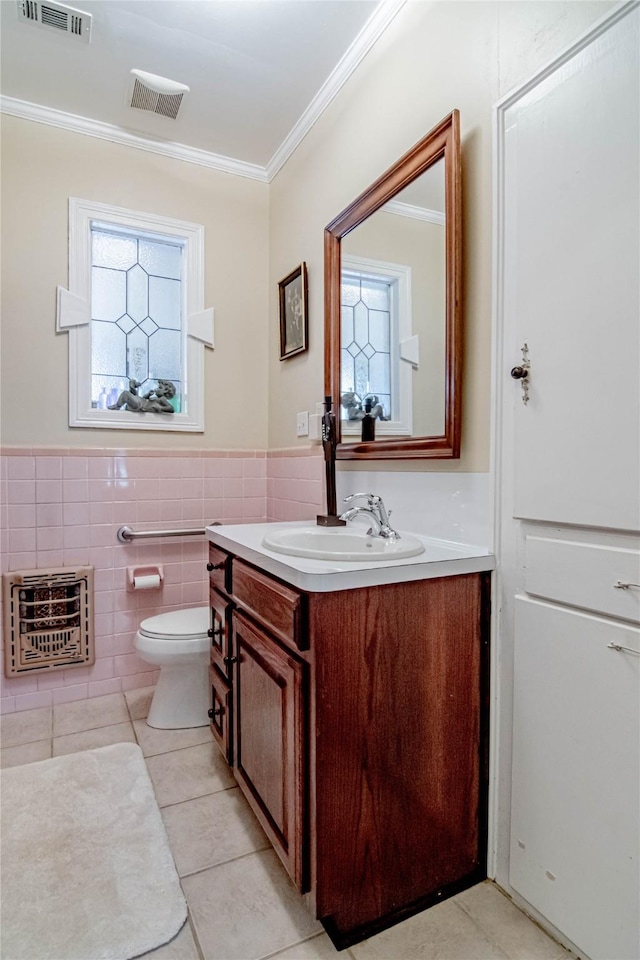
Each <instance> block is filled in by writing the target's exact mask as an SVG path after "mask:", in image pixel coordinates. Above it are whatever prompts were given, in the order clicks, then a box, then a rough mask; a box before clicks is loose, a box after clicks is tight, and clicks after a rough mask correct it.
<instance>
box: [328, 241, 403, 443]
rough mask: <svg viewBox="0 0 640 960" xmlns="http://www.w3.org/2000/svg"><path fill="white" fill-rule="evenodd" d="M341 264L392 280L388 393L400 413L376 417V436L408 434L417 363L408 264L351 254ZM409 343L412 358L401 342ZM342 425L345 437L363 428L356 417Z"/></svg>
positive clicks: (358, 271) (353, 434)
mask: <svg viewBox="0 0 640 960" xmlns="http://www.w3.org/2000/svg"><path fill="white" fill-rule="evenodd" d="M341 266H342V269H343V270H352V271H355V272H356V273H359V274H364V275H365V276H366V275H367V274H371V276H372V278H374V279H379V278H380V277H381V276H382V277H384V278H385V279H388V280H391V281H392V288H391V295H392V298H393V300H394V301H395V302H394V303H393V304H392V321H391V395H392V397H393V405H394V409H396V410H398V411H399V414H400V415H399V417H398V418H397V419H395V420H377V421H376V437H381V436H394V437H397V436H411V435H412V432H413V395H412V390H411V370H412V368H416V367H417V366H418V360H417V348H418V343H417V341H418V338H417V337H412V335H411V331H412V327H413V323H412V312H411V310H412V307H411V304H412V301H411V267H408V266H405V265H404V264H399V263H388V262H387V261H385V260H372V259H371V258H370V257H356V256H350V255H343V257H342V264H341ZM394 334H395V335H394ZM409 343H411V345H412V347H413V348H414V352H413V355H412V357H411V359H409V357H408V356H407V355H406V353H407V352H408V351H405V350H404V349H403V344H409ZM341 426H342V434H343V435H346V436H356V435H357V434H360V432H361V430H362V425H361V423H360V421H357V420H343V421H342V425H341Z"/></svg>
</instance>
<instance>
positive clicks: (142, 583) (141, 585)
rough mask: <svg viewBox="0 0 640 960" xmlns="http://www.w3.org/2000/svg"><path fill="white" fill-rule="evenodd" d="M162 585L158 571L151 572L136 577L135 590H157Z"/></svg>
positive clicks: (134, 580) (134, 581)
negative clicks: (144, 575)
mask: <svg viewBox="0 0 640 960" xmlns="http://www.w3.org/2000/svg"><path fill="white" fill-rule="evenodd" d="M159 587H160V576H159V574H157V573H154V574H149V575H147V576H146V577H134V578H133V589H134V590H157V589H158V588H159Z"/></svg>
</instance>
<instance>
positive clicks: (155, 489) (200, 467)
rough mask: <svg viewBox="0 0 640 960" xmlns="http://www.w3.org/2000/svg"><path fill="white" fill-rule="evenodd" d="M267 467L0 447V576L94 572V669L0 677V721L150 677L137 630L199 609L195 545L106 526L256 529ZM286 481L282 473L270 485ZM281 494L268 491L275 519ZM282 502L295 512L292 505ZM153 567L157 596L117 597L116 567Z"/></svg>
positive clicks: (234, 458) (258, 457) (203, 591)
mask: <svg viewBox="0 0 640 960" xmlns="http://www.w3.org/2000/svg"><path fill="white" fill-rule="evenodd" d="M284 459H287V460H288V459H296V460H297V459H298V458H284ZM314 459H315V458H314ZM269 462H271V461H269ZM267 465H268V461H267V458H266V456H265V454H264V452H260V451H257V452H256V451H249V452H243V453H238V452H235V451H233V452H220V451H216V452H211V453H209V452H205V451H203V452H199V451H195V452H187V453H178V452H177V451H169V452H168V453H167V452H166V451H162V452H160V451H136V450H126V451H125V450H117V451H113V450H112V451H109V450H84V451H82V452H79V451H71V450H29V449H23V448H20V449H7V450H4V451H3V456H2V458H1V460H0V467H1V473H0V483H1V486H2V490H1V496H0V537H1V544H0V547H1V557H2V559H1V570H2V572H3V573H4V572H7V571H11V570H20V569H39V568H45V567H60V566H73V565H74V564H90V565H92V566H93V567H95V628H96V662H95V664H94V665H93V666H91V667H76V668H70V669H68V670H60V671H55V672H53V673H50V674H42V675H34V676H31V677H19V678H14V679H7V678H6V677H4V676H3V677H2V688H1V696H2V701H1V707H2V712H12V711H15V710H26V709H30V708H32V707H41V706H49V705H50V704H52V703H63V702H66V701H69V700H80V699H84V698H86V697H93V696H99V695H101V694H105V693H113V692H117V691H120V690H128V689H131V688H133V687H139V686H147V685H149V684H152V683H154V682H155V679H156V676H157V674H156V672H154V671H151V670H149V667H148V665H147V664H145V663H143V662H142V661H140V660H138V658H137V656H136V655H135V653H134V649H133V638H134V635H135V632H136V629H137V626H138V624H139V622H140V620H142V619H144V618H145V617H148V616H152V615H153V614H156V613H162V612H166V611H168V610H174V609H179V608H180V607H189V606H198V605H201V604H203V603H206V602H207V575H206V570H205V563H206V542H205V540H204V538H202V539H200V538H194V539H189V538H185V539H176V540H164V541H163V540H148V541H146V540H145V541H139V542H137V543H135V544H121V543H119V542H118V540H117V537H116V532H117V530H118V528H119V527H120V526H122V525H123V524H129V525H130V526H131V527H133V529H134V530H142V529H162V528H167V529H170V528H173V527H181V526H185V527H188V526H192V527H198V526H204V525H206V524H208V523H210V522H211V521H212V520H221V521H222V522H224V523H251V522H260V521H264V520H265V519H266V517H267V510H266V504H267V484H268V481H267ZM279 465H280V466H282V464H279ZM293 476H294V474H293V473H292V472H291V471H289V472H288V473H287V474H286V476H285V475H282V477H280V476H279V477H278V481H279V480H280V479H282V480H284V481H287V480H291V479H293ZM299 477H300V483H301V489H304V491H305V497H307V496H309V497H310V496H314V497H315V496H319V493H318V492H317V491H316V490H315V488H314V489H313V490H312V487H313V485H314V478H312V477H311V476H309V477H307V476H306V475H302V474H300V475H299ZM303 481H304V482H303ZM315 483H316V484H317V478H316V479H315ZM307 484H309V486H308V485H307ZM287 491H288V493H294V492H295V491H293V489H291V490H289V488H287ZM287 491H284V490H283V489H281V488H280V487H279V486H277V496H276V501H275V502H276V503H277V504H278V505H279V506H278V509H279V510H280V511H281V510H283V509H284V507H283V506H282V504H283V503H285V501H283V500H282V496H283V494H284V492H287ZM292 502H293V503H294V505H295V506H296V509H297V508H298V507H302V506H303V505H304V504H303V502H301V501H299V500H297V499H293V501H292ZM308 506H310V501H309V504H308ZM275 518H277V519H281V517H276V515H274V519H275ZM282 519H284V518H282ZM154 563H161V564H163V566H164V577H165V579H164V582H163V586H162V589H161V590H159V591H145V592H140V593H132V592H129V591H128V590H127V588H126V576H127V574H126V568H127V567H128V566H131V565H137V564H144V565H147V564H154Z"/></svg>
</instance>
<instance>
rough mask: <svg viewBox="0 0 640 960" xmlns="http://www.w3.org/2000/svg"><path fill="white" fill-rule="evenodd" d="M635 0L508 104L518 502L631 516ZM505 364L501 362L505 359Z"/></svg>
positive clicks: (636, 242) (639, 110)
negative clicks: (524, 359) (524, 363)
mask: <svg viewBox="0 0 640 960" xmlns="http://www.w3.org/2000/svg"><path fill="white" fill-rule="evenodd" d="M638 14H639V12H638V10H637V9H636V10H635V11H633V12H632V13H630V14H629V15H627V16H625V17H624V18H623V19H621V20H620V21H619V22H618V23H617V24H615V25H614V26H612V27H611V28H610V29H608V30H607V31H606V32H604V33H602V34H601V35H600V36H599V37H598V38H597V39H596V40H595V41H593V42H591V43H589V44H588V45H585V46H584V47H583V48H582V49H581V50H580V51H579V52H577V53H576V54H575V55H574V56H573V57H572V58H571V59H570V60H568V61H567V62H566V63H564V64H563V65H562V66H561V67H560V68H559V69H556V70H554V71H553V72H551V73H550V74H549V75H548V76H547V77H546V79H544V80H542V82H540V83H537V84H536V85H535V86H534V87H533V88H532V89H531V90H530V91H529V92H528V93H526V94H525V95H524V96H522V97H521V98H520V99H518V100H517V101H516V102H515V103H514V104H513V105H512V106H511V107H510V108H509V110H508V111H507V113H506V118H505V119H506V123H505V132H504V158H505V160H504V170H505V197H506V200H505V211H504V213H505V221H504V226H505V244H504V252H505V253H504V313H505V318H506V319H505V322H506V324H507V325H508V326H509V327H511V329H512V330H514V331H515V336H514V337H513V339H511V337H509V339H510V340H511V343H512V344H513V349H514V356H513V358H512V359H511V361H510V362H511V364H512V365H514V366H515V365H518V364H520V362H521V355H520V346H521V345H522V344H524V343H526V344H527V346H528V350H529V361H530V364H531V368H530V382H529V402H528V403H527V404H526V405H525V404H523V403H521V402H520V396H521V392H522V387H521V384H519V383H517V382H513V384H512V385H511V386H512V393H513V395H514V402H515V403H516V408H517V409H516V411H515V430H516V440H515V501H514V515H515V516H517V517H521V518H527V519H532V520H545V521H560V522H562V523H567V524H580V525H589V526H599V527H608V528H613V529H621V530H637V529H638V528H640V462H639V461H640V455H639V446H638V437H639V436H640V386H639V384H640V283H639V279H638V271H639V264H640V213H639V211H640V178H639V170H640V162H639V152H640V72H639V67H638V62H639V57H638V51H639V49H640V36H639V30H638V23H639V20H640V17H639V15H638ZM506 375H507V376H508V371H506Z"/></svg>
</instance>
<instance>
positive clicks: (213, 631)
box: [207, 625, 222, 637]
mask: <svg viewBox="0 0 640 960" xmlns="http://www.w3.org/2000/svg"><path fill="white" fill-rule="evenodd" d="M207 636H208V637H221V636H222V625H220V626H219V627H209V629H208V630H207Z"/></svg>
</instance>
